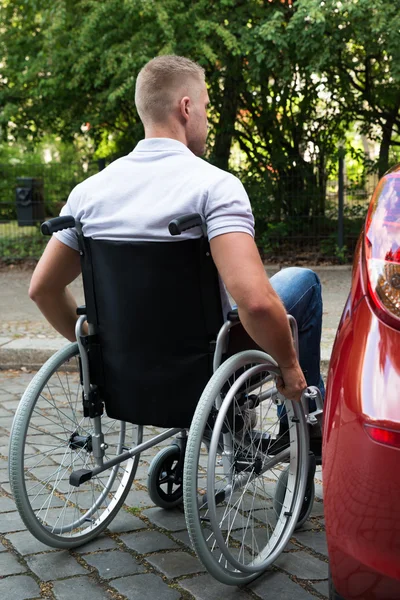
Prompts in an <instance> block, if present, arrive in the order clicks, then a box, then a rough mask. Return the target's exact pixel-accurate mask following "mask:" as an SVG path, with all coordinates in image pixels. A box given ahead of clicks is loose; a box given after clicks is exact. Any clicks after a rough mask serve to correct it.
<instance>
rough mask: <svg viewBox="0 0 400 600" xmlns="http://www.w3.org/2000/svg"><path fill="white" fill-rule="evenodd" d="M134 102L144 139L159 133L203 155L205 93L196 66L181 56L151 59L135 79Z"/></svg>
mask: <svg viewBox="0 0 400 600" xmlns="http://www.w3.org/2000/svg"><path fill="white" fill-rule="evenodd" d="M135 103H136V108H137V111H138V113H139V116H140V118H141V120H142V123H143V125H144V128H145V131H146V135H147V136H150V137H156V136H157V132H160V131H161V132H163V133H164V136H166V137H174V138H176V139H180V140H181V141H183V142H184V143H185V144H186V145H187V146H188V148H189V149H190V150H192V152H194V154H196V155H198V156H200V155H201V154H203V153H204V150H205V143H206V138H207V114H206V107H207V104H208V93H207V88H206V84H205V78H204V69H203V68H202V67H200V66H199V65H198V64H196V63H195V62H193V61H191V60H189V59H188V58H184V57H182V56H158V57H156V58H153V60H151V61H150V62H148V63H147V64H146V65H145V66H144V67H143V69H142V70H141V71H140V73H139V75H138V77H137V80H136V93H135ZM168 133H169V136H168V135H167V134H168Z"/></svg>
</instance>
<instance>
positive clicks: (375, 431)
mask: <svg viewBox="0 0 400 600" xmlns="http://www.w3.org/2000/svg"><path fill="white" fill-rule="evenodd" d="M365 430H366V432H367V433H368V435H369V437H370V438H372V439H373V440H374V442H378V443H379V444H384V445H385V446H393V447H394V448H400V431H393V430H392V429H383V428H382V427H375V426H373V425H365Z"/></svg>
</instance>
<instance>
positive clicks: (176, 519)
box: [142, 508, 186, 531]
mask: <svg viewBox="0 0 400 600" xmlns="http://www.w3.org/2000/svg"><path fill="white" fill-rule="evenodd" d="M142 515H143V516H145V517H147V518H148V519H149V520H150V521H151V522H152V523H154V525H157V527H163V528H164V529H169V530H170V531H179V530H182V529H186V521H185V515H184V514H183V512H182V511H180V510H177V509H176V510H164V509H163V508H149V509H148V510H145V511H143V512H142Z"/></svg>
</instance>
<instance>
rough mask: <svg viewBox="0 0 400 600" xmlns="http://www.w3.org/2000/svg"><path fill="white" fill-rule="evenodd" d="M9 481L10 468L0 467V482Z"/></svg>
mask: <svg viewBox="0 0 400 600" xmlns="http://www.w3.org/2000/svg"><path fill="white" fill-rule="evenodd" d="M9 481H10V476H9V474H8V469H0V483H8V482H9Z"/></svg>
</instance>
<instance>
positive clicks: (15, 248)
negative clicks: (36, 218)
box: [0, 221, 48, 263]
mask: <svg viewBox="0 0 400 600" xmlns="http://www.w3.org/2000/svg"><path fill="white" fill-rule="evenodd" d="M47 241H48V238H45V237H44V236H43V235H42V234H41V233H40V231H39V229H38V227H35V226H27V227H19V226H18V222H17V221H9V222H8V223H0V259H1V260H3V262H6V263H7V262H13V261H14V260H19V259H26V258H35V259H37V258H39V257H40V256H41V254H42V252H43V249H44V247H45V245H46V244H47Z"/></svg>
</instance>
